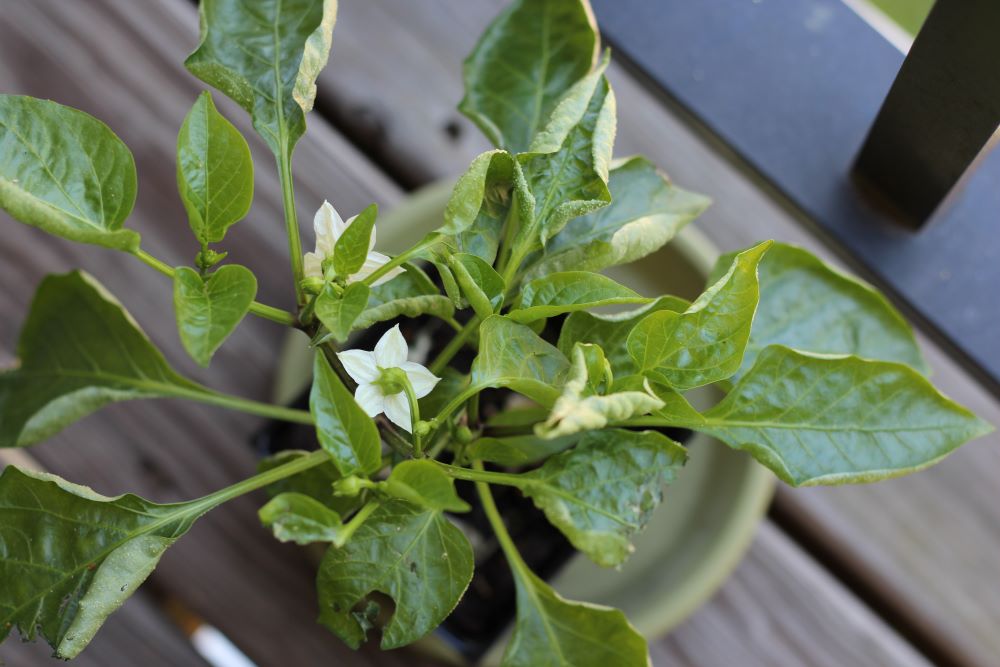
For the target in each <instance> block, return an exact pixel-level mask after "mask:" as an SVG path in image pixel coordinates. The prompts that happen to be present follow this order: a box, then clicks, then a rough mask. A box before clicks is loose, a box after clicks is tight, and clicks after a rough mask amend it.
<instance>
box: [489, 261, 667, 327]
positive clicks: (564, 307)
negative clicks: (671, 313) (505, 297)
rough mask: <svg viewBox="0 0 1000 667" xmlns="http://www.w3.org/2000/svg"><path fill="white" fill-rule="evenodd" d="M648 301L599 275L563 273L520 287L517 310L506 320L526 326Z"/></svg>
mask: <svg viewBox="0 0 1000 667" xmlns="http://www.w3.org/2000/svg"><path fill="white" fill-rule="evenodd" d="M651 301H653V300H652V299H647V298H645V297H643V296H642V295H640V294H637V293H636V292H635V291H634V290H632V289H630V288H628V287H625V286H624V285H622V284H620V283H617V282H615V281H614V280H612V279H611V278H608V277H607V276H602V275H601V274H599V273H591V272H590V271H564V272H561V273H552V274H549V275H547V276H544V277H542V278H536V279H535V280H532V281H531V282H530V283H528V284H527V285H525V286H524V287H522V288H521V300H520V302H519V303H518V307H517V308H516V309H515V310H512V311H511V312H510V313H509V314H508V317H510V319H512V320H514V321H515V322H522V323H527V322H533V321H534V320H539V319H543V318H546V317H555V316H556V315H562V314H564V313H571V312H574V311H577V310H588V309H590V308H598V307H600V306H613V305H620V304H630V303H650V302H651Z"/></svg>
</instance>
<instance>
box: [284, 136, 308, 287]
mask: <svg viewBox="0 0 1000 667" xmlns="http://www.w3.org/2000/svg"><path fill="white" fill-rule="evenodd" d="M283 134H284V133H283ZM287 144H288V140H287V138H285V137H282V141H281V148H280V150H279V151H278V156H277V159H278V178H279V179H280V181H281V203H282V208H283V209H284V211H285V234H286V235H287V236H288V254H289V255H291V262H292V279H293V280H294V281H295V303H297V304H299V305H300V306H301V305H302V304H303V303H305V294H304V293H303V292H302V284H301V283H302V278H303V277H304V275H305V270H304V268H303V259H302V237H301V236H300V235H299V218H298V215H297V213H296V211H295V187H294V185H293V182H292V155H291V150H289V148H288V146H287Z"/></svg>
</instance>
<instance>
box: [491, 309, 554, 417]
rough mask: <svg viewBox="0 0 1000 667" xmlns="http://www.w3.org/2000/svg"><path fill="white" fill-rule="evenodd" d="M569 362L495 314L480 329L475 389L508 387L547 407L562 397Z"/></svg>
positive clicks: (526, 330) (522, 327) (524, 329)
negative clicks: (560, 391)
mask: <svg viewBox="0 0 1000 667" xmlns="http://www.w3.org/2000/svg"><path fill="white" fill-rule="evenodd" d="M568 372H569V360H568V359H566V356H565V355H564V354H563V353H562V352H560V351H559V350H558V349H556V348H555V347H553V346H552V345H550V344H549V343H546V342H545V341H544V340H542V339H541V338H539V337H538V335H537V334H536V333H535V332H534V331H532V330H531V329H529V328H528V327H527V326H525V325H523V324H518V323H517V322H514V321H512V320H510V319H508V318H506V317H501V316H500V315H494V316H492V317H489V318H487V319H486V320H484V321H483V323H482V324H481V325H480V327H479V355H478V356H477V357H476V360H475V362H473V364H472V386H474V387H476V388H479V389H485V388H486V387H507V388H509V389H513V390H514V391H516V392H519V393H521V394H524V395H525V396H528V397H529V398H532V399H534V400H536V401H538V402H539V403H542V404H543V405H552V403H553V402H555V400H556V399H557V398H559V387H561V386H562V384H563V383H564V382H565V381H566V375H567V373H568Z"/></svg>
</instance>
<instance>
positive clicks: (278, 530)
mask: <svg viewBox="0 0 1000 667" xmlns="http://www.w3.org/2000/svg"><path fill="white" fill-rule="evenodd" d="M258 514H259V516H260V522H261V523H262V524H264V525H265V526H268V527H269V528H271V529H272V530H273V531H274V536H275V537H276V538H277V539H279V540H280V541H282V542H295V543H296V544H301V545H306V544H313V543H314V542H329V543H331V544H333V545H334V546H335V547H342V546H344V542H345V541H346V539H345V537H346V534H345V533H344V524H343V523H342V522H341V520H340V515H339V514H337V513H336V512H334V511H333V510H331V509H330V508H329V507H327V506H326V505H324V504H323V503H321V502H319V501H318V500H315V499H313V498H310V497H309V496H306V495H303V494H301V493H282V494H281V495H279V496H276V497H274V498H272V499H271V500H270V502H268V503H267V504H266V505H264V506H263V507H262V508H261V509H260V512H258Z"/></svg>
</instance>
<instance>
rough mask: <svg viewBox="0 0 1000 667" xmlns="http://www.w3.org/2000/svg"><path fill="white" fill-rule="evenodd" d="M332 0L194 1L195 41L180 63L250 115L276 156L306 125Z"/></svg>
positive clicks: (326, 48)
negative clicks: (196, 11)
mask: <svg viewBox="0 0 1000 667" xmlns="http://www.w3.org/2000/svg"><path fill="white" fill-rule="evenodd" d="M336 16H337V2H336V0H285V1H284V2H264V3H247V2H245V1H244V0H201V43H200V44H199V45H198V48H197V49H196V50H195V52H194V53H192V54H191V55H190V56H188V58H187V60H186V61H185V62H184V66H185V67H187V69H188V71H190V72H191V73H192V74H194V75H195V76H196V77H198V78H199V79H201V80H202V81H204V82H205V83H207V84H208V85H210V86H214V87H215V88H218V89H219V90H220V91H222V92H223V93H225V94H226V95H227V96H228V97H229V98H230V99H232V100H234V101H235V102H236V103H237V104H239V105H240V106H241V107H243V108H244V109H246V111H247V113H249V114H250V115H251V117H252V118H253V126H254V129H256V130H257V132H258V133H259V134H260V136H261V138H263V139H264V141H265V143H267V145H268V147H270V149H271V150H272V151H273V152H274V154H275V155H279V156H281V155H285V156H288V155H291V151H292V147H293V146H294V145H295V142H296V141H298V139H299V138H300V137H301V136H302V134H303V133H304V132H305V129H306V119H305V114H306V113H307V112H309V111H310V110H311V109H312V106H313V101H314V100H315V97H316V77H317V76H319V73H320V70H322V69H323V67H324V66H325V65H326V60H327V56H328V55H329V53H330V40H331V36H332V33H333V24H334V22H335V21H336Z"/></svg>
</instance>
